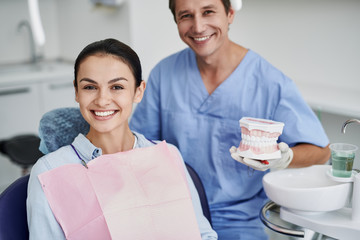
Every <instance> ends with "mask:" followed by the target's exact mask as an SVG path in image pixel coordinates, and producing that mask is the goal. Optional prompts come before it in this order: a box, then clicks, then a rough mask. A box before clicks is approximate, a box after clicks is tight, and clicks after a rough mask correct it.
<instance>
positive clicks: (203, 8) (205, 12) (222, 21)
mask: <svg viewBox="0 0 360 240" xmlns="http://www.w3.org/2000/svg"><path fill="white" fill-rule="evenodd" d="M175 6H176V8H175V17H176V23H177V26H178V31H179V35H180V38H181V39H182V40H183V41H184V42H185V43H186V44H187V45H188V46H189V47H190V48H191V49H193V51H194V52H195V53H196V55H197V56H198V57H208V56H211V55H212V54H214V53H216V52H217V51H218V50H219V49H221V47H222V46H223V45H224V43H226V42H229V38H228V28H229V24H231V23H232V21H233V18H234V10H233V9H232V8H230V9H229V13H228V14H226V12H225V8H224V5H223V3H222V2H221V0H176V4H175Z"/></svg>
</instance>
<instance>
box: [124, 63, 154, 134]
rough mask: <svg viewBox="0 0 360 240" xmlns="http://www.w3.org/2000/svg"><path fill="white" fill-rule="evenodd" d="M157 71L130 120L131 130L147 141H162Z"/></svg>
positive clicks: (151, 76) (150, 79)
mask: <svg viewBox="0 0 360 240" xmlns="http://www.w3.org/2000/svg"><path fill="white" fill-rule="evenodd" d="M159 79H160V78H159V74H158V71H157V70H156V69H154V70H152V72H151V73H150V77H149V79H148V82H147V85H146V89H145V93H144V97H143V99H142V101H141V102H140V103H138V104H137V106H136V108H135V111H134V113H133V115H132V117H131V120H130V129H131V130H132V131H135V132H139V133H141V134H143V135H144V136H145V137H146V138H147V139H153V140H161V130H160V124H161V120H160V104H161V103H160V80H159Z"/></svg>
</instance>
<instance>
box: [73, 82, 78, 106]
mask: <svg viewBox="0 0 360 240" xmlns="http://www.w3.org/2000/svg"><path fill="white" fill-rule="evenodd" d="M75 81H76V80H74V81H73V84H74V91H75V101H76V102H77V103H79V98H78V91H77V87H76V85H75Z"/></svg>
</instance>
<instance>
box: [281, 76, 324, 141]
mask: <svg viewBox="0 0 360 240" xmlns="http://www.w3.org/2000/svg"><path fill="white" fill-rule="evenodd" d="M280 89H281V90H280V95H281V96H280V98H279V99H280V100H279V104H278V106H277V108H276V110H275V113H274V120H276V121H280V122H284V123H285V126H284V130H283V133H282V135H280V137H279V141H283V142H286V143H287V144H289V146H290V147H293V146H294V145H296V144H298V143H309V144H313V145H316V146H319V147H325V146H327V145H328V143H329V139H328V137H327V135H326V133H325V131H324V128H323V126H322V124H321V122H320V120H319V119H318V118H317V116H316V115H315V113H314V111H313V110H312V109H311V108H310V107H309V105H308V104H307V103H306V102H305V100H304V99H303V97H302V96H301V94H300V91H299V90H298V89H297V87H296V85H295V83H294V82H293V81H291V80H290V81H285V82H283V83H282V84H281V86H280Z"/></svg>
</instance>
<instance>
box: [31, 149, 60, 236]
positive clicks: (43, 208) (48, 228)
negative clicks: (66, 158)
mask: <svg viewBox="0 0 360 240" xmlns="http://www.w3.org/2000/svg"><path fill="white" fill-rule="evenodd" d="M45 157H46V156H45ZM48 169H49V168H47V167H46V163H45V161H41V159H39V160H38V161H37V162H36V164H35V165H34V166H33V167H32V169H31V173H30V179H29V184H28V197H27V200H26V210H27V220H28V227H29V239H30V240H31V239H34V240H42V239H44V240H48V239H65V236H64V233H63V231H62V229H61V227H60V225H59V224H58V222H57V221H56V219H55V217H54V214H53V213H52V211H51V208H50V206H49V204H48V201H47V199H46V197H45V193H44V191H43V189H42V187H41V184H40V181H39V179H38V175H39V174H41V173H43V172H46V171H48Z"/></svg>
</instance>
